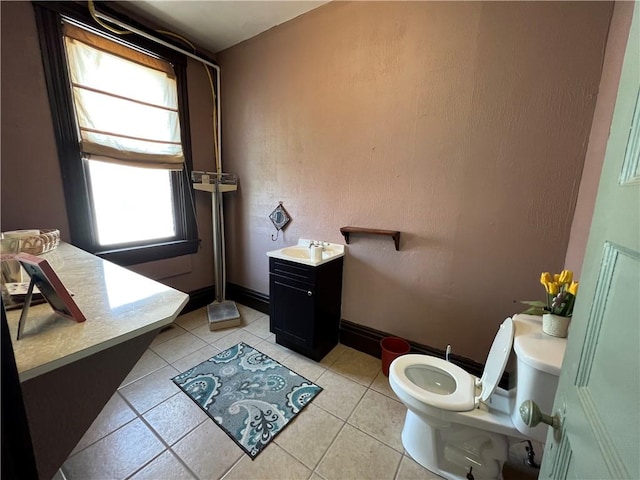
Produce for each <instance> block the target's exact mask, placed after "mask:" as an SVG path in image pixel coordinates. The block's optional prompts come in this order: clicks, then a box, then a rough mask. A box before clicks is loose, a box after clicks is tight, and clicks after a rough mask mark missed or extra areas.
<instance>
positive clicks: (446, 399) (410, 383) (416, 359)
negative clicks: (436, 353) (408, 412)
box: [389, 354, 476, 412]
mask: <svg viewBox="0 0 640 480" xmlns="http://www.w3.org/2000/svg"><path fill="white" fill-rule="evenodd" d="M410 368H426V369H429V368H432V369H437V370H440V371H441V372H444V373H445V374H448V375H450V376H451V377H452V378H453V380H454V381H455V390H454V391H453V392H452V393H450V394H440V393H435V392H430V391H429V390H427V389H425V388H422V387H420V386H418V385H417V384H416V383H414V380H412V379H411V378H409V377H408V376H407V373H408V372H409V375H411V373H410V370H409V369H410ZM392 376H393V377H394V378H395V379H397V381H398V383H400V384H401V385H402V388H403V389H404V390H405V391H406V392H407V393H408V394H409V395H411V396H412V397H413V398H415V399H416V400H418V401H420V402H422V403H426V404H427V405H431V406H433V407H436V408H441V409H442V410H451V411H454V412H465V411H467V410H473V408H474V406H475V402H474V397H475V395H474V394H475V390H476V388H475V381H474V377H473V376H472V375H470V374H469V373H468V372H466V371H464V370H463V369H462V368H460V367H458V366H457V365H454V364H453V363H451V362H447V361H446V360H442V359H441V358H436V357H431V356H429V355H419V354H411V355H403V356H401V357H398V358H397V359H396V360H394V361H393V363H392V364H391V367H390V373H389V377H390V378H391V377H392Z"/></svg>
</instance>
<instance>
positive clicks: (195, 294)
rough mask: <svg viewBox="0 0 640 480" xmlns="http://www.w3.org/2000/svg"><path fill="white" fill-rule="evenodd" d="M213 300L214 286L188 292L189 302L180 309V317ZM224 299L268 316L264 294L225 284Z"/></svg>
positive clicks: (266, 300) (267, 304) (267, 302)
mask: <svg viewBox="0 0 640 480" xmlns="http://www.w3.org/2000/svg"><path fill="white" fill-rule="evenodd" d="M215 298H216V290H215V286H214V285H211V286H209V287H203V288H199V289H197V290H193V291H191V292H189V302H187V305H186V306H185V307H184V308H183V309H182V312H180V315H183V314H185V313H189V312H192V311H194V310H197V309H199V308H203V307H206V306H207V305H209V304H210V303H211V302H213V301H214V300H215ZM226 298H227V300H235V301H236V302H239V303H241V304H242V305H246V306H247V307H251V308H253V309H254V310H258V311H259V312H262V313H266V314H269V295H265V294H264V293H260V292H256V291H255V290H251V289H249V288H245V287H241V286H240V285H236V284H233V283H227V291H226Z"/></svg>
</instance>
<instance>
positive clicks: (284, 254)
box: [267, 238, 344, 267]
mask: <svg viewBox="0 0 640 480" xmlns="http://www.w3.org/2000/svg"><path fill="white" fill-rule="evenodd" d="M310 242H311V240H305V239H304V238H301V239H300V240H298V245H294V246H291V247H284V248H281V249H279V250H272V251H270V252H267V256H269V257H272V258H279V259H281V260H289V261H291V262H296V263H302V264H304V265H311V266H312V267H317V266H318V265H322V264H323V263H327V262H330V261H331V260H335V259H336V258H340V257H342V256H344V245H340V244H338V243H327V242H324V243H323V245H322V260H318V261H314V260H311V255H310V249H309V244H310Z"/></svg>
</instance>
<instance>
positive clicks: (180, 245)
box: [94, 239, 199, 266]
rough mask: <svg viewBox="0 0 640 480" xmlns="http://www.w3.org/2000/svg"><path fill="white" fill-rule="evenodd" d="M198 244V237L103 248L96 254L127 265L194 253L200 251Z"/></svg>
mask: <svg viewBox="0 0 640 480" xmlns="http://www.w3.org/2000/svg"><path fill="white" fill-rule="evenodd" d="M198 244H199V241H198V240H197V239H194V240H181V241H176V242H166V243H158V244H155V245H145V246H141V247H128V248H121V249H115V250H103V251H97V252H94V254H95V255H97V256H98V257H100V258H103V259H105V260H109V261H110V262H113V263H115V264H118V265H121V266H127V265H137V264H140V263H147V262H152V261H154V260H162V259H165V258H173V257H180V256H182V255H190V254H194V253H197V252H198Z"/></svg>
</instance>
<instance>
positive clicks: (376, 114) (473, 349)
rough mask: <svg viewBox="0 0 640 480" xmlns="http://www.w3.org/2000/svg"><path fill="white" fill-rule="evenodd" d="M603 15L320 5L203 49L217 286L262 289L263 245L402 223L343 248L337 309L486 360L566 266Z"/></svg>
mask: <svg viewBox="0 0 640 480" xmlns="http://www.w3.org/2000/svg"><path fill="white" fill-rule="evenodd" d="M611 11H612V4H603V3H592V2H586V3H574V2H566V3H558V2H518V3H503V2H495V3H484V2H464V3H463V2H443V3H438V2H353V3H343V2H332V3H330V4H328V5H326V6H324V7H321V8H319V9H317V10H315V11H312V12H310V13H308V14H306V15H303V16H301V17H298V18H297V19H295V20H293V21H290V22H288V23H285V24H283V25H280V26H279V27H277V28H274V29H272V30H270V31H268V32H266V33H264V34H262V35H260V36H258V37H255V38H253V39H250V40H248V41H246V42H244V43H242V44H240V45H237V46H235V47H232V48H230V49H228V50H226V51H224V52H222V53H221V54H219V56H218V59H219V61H220V64H221V67H222V75H223V80H222V94H223V99H224V102H223V111H222V127H223V145H224V147H223V163H224V166H225V170H226V171H229V172H233V173H236V174H238V176H239V178H240V189H239V191H238V192H237V193H236V194H229V195H228V196H227V197H226V206H227V240H228V250H229V260H228V263H227V266H228V279H229V281H231V282H233V283H236V284H239V285H242V286H245V287H248V288H251V289H254V290H257V291H260V292H265V293H267V292H268V289H269V288H268V262H267V257H266V255H265V254H266V252H267V251H268V250H272V249H276V248H279V247H282V246H284V245H288V244H292V243H295V242H296V241H297V239H298V238H299V237H303V238H314V239H323V240H329V241H332V242H341V243H342V242H343V239H342V237H341V235H340V233H339V228H340V227H341V226H344V225H354V226H361V227H372V228H383V229H393V230H400V231H402V240H401V250H400V252H396V251H394V249H393V244H392V242H391V241H390V240H388V239H384V238H374V237H353V242H352V244H351V245H350V246H349V247H348V254H347V258H346V261H345V271H344V280H345V283H344V289H343V309H342V316H343V318H345V319H347V320H350V321H352V322H355V323H358V324H362V325H367V326H370V327H373V328H376V329H380V330H383V331H387V332H391V333H393V334H397V335H400V336H404V337H406V338H409V339H411V340H414V341H417V342H422V343H425V344H428V345H431V346H435V347H439V348H444V347H445V346H446V344H447V343H451V344H452V346H453V351H454V352H455V353H458V354H461V355H465V356H469V357H471V358H473V359H476V360H483V359H484V357H485V356H486V352H487V350H488V347H489V345H490V342H491V340H492V338H493V335H494V333H495V328H496V327H497V325H498V324H499V323H500V322H501V321H502V320H503V319H504V317H505V316H507V315H510V314H512V313H514V312H517V311H519V309H520V307H519V306H518V305H514V303H513V301H514V300H516V299H537V298H541V297H542V291H541V287H540V285H539V284H538V278H539V275H540V272H541V271H542V270H554V271H558V270H559V269H561V268H562V267H563V265H564V259H565V254H566V249H567V243H568V240H569V232H570V227H571V221H572V217H573V211H574V206H575V202H576V197H577V193H578V185H579V182H580V175H581V170H582V166H583V162H584V156H585V151H586V145H587V141H588V138H589V131H590V128H591V121H592V117H593V110H594V106H595V102H596V96H597V93H598V85H599V81H600V73H601V66H602V60H603V52H604V46H605V42H606V38H607V28H608V26H609V19H610V17H611ZM278 201H283V202H284V206H285V207H286V208H287V210H288V211H289V213H290V214H291V216H292V217H293V222H292V223H291V225H290V227H289V228H288V229H287V230H286V233H285V235H284V236H282V235H281V237H280V240H278V241H277V242H272V241H271V235H272V234H273V233H274V232H275V231H274V229H273V227H272V225H271V222H270V221H269V219H268V215H269V213H270V212H271V210H272V209H273V208H274V207H275V206H276V205H277V203H278Z"/></svg>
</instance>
